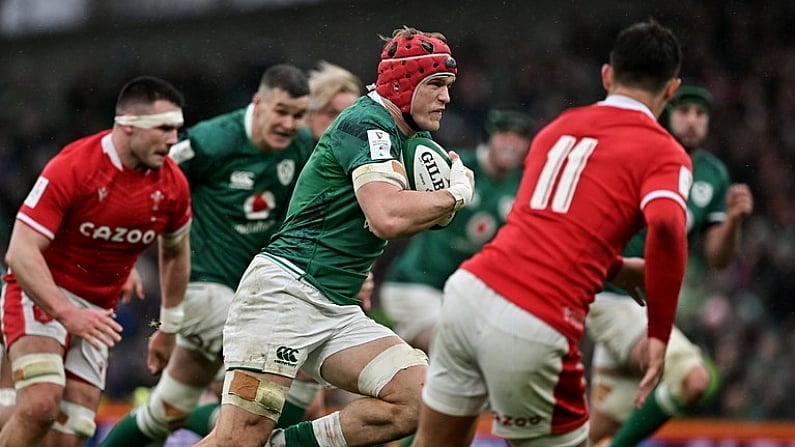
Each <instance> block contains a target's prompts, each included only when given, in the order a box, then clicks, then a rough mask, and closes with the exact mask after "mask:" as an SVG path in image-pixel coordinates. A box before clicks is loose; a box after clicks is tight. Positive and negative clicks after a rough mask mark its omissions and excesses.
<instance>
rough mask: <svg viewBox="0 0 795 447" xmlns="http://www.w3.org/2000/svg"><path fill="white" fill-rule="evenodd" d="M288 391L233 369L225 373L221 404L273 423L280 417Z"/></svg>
mask: <svg viewBox="0 0 795 447" xmlns="http://www.w3.org/2000/svg"><path fill="white" fill-rule="evenodd" d="M288 389H289V388H288V387H286V386H283V385H280V384H278V383H274V382H271V381H270V380H263V379H260V378H258V377H256V376H254V375H252V374H250V373H248V372H246V371H243V370H239V369H233V370H231V371H227V372H226V378H225V379H224V390H223V396H222V397H221V403H222V404H224V405H226V404H229V405H234V406H236V407H238V408H241V409H243V410H246V411H248V412H249V413H253V414H256V415H259V416H262V417H265V418H268V419H270V420H272V421H273V422H274V423H275V422H277V421H278V420H279V417H280V416H281V413H282V407H284V401H285V398H286V396H287V391H288Z"/></svg>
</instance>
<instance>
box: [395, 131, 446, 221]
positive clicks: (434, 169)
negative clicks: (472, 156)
mask: <svg viewBox="0 0 795 447" xmlns="http://www.w3.org/2000/svg"><path fill="white" fill-rule="evenodd" d="M451 165H452V161H451V160H450V157H449V156H448V155H447V151H446V150H444V148H443V147H442V146H440V145H439V143H437V142H435V141H433V140H431V139H430V138H425V137H414V138H411V139H410V140H408V142H407V143H406V147H405V148H404V150H403V167H404V168H405V169H406V180H407V181H408V184H409V189H413V190H415V191H438V190H440V189H445V188H447V187H449V186H450V166H451ZM454 216H455V213H451V214H450V216H449V217H447V218H445V219H443V220H442V221H440V222H439V223H438V224H437V225H435V226H433V227H431V229H439V228H444V227H446V226H447V225H449V224H450V222H452V221H453V217H454Z"/></svg>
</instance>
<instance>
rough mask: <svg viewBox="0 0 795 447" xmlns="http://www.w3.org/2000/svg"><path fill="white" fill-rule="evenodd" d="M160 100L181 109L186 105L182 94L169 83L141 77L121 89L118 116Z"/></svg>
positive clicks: (117, 100) (155, 78)
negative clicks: (133, 108) (136, 107)
mask: <svg viewBox="0 0 795 447" xmlns="http://www.w3.org/2000/svg"><path fill="white" fill-rule="evenodd" d="M158 100H165V101H168V102H170V103H172V104H174V105H176V106H179V107H182V106H183V105H184V104H185V98H184V97H183V96H182V93H180V91H179V90H177V89H176V87H174V86H173V85H171V84H170V83H169V82H168V81H164V80H163V79H160V78H157V77H154V76H139V77H137V78H135V79H132V80H131V81H129V82H127V83H126V84H124V86H123V87H122V88H121V92H119V96H118V98H117V99H116V114H121V113H124V112H127V111H129V109H130V108H132V107H135V106H141V105H151V104H153V103H154V102H155V101H158Z"/></svg>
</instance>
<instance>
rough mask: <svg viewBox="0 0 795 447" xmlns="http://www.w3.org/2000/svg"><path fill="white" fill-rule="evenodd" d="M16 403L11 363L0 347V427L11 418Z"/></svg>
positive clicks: (3, 349)
mask: <svg viewBox="0 0 795 447" xmlns="http://www.w3.org/2000/svg"><path fill="white" fill-rule="evenodd" d="M16 401H17V392H16V390H15V389H14V378H13V376H12V375H11V363H10V362H9V360H8V355H7V353H6V352H5V346H2V345H0V427H2V426H3V425H5V423H6V421H8V418H10V417H11V413H13V412H14V406H15V404H16Z"/></svg>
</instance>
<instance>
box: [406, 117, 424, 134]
mask: <svg viewBox="0 0 795 447" xmlns="http://www.w3.org/2000/svg"><path fill="white" fill-rule="evenodd" d="M403 120H404V121H405V122H406V124H408V125H409V127H411V130H413V131H415V132H421V131H422V130H423V129H421V128H420V126H419V125H418V124H417V122H416V121H414V117H413V116H411V114H410V113H405V112H404V113H403Z"/></svg>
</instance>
